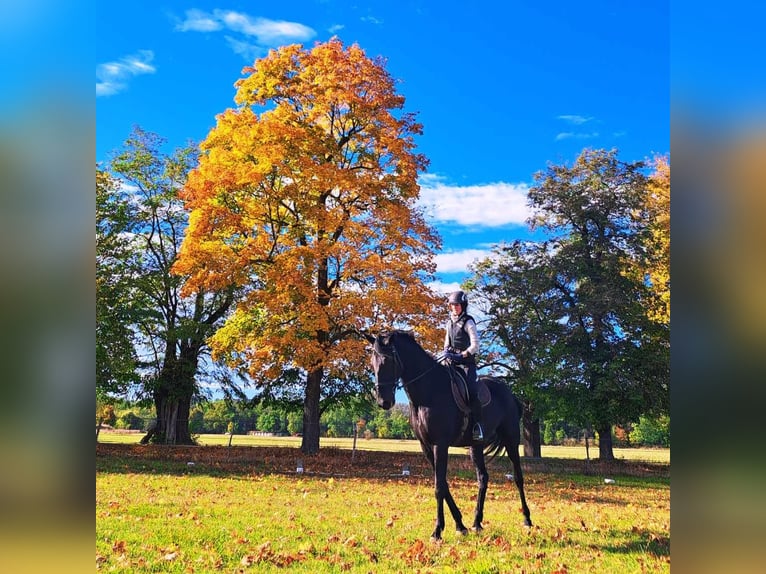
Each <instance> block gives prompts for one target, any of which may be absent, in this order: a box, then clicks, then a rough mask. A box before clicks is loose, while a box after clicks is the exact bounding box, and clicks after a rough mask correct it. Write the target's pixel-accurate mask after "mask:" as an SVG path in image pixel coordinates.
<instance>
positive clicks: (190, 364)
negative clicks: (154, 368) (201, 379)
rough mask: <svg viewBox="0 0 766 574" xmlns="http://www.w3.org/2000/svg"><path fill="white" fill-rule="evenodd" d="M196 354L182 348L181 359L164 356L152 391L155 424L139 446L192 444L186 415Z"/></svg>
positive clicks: (188, 407) (171, 353)
mask: <svg viewBox="0 0 766 574" xmlns="http://www.w3.org/2000/svg"><path fill="white" fill-rule="evenodd" d="M196 357H197V353H196V349H195V348H194V347H189V346H186V345H184V346H183V348H182V350H181V357H180V358H176V357H175V354H174V353H173V352H172V351H171V352H168V353H166V355H165V361H164V364H163V367H162V372H161V373H160V380H159V381H158V382H157V388H156V389H155V390H154V408H155V412H156V415H157V422H156V424H155V425H154V427H153V428H152V429H150V430H149V431H148V432H147V433H146V435H145V436H144V437H143V438H142V439H141V443H142V444H146V443H148V442H150V441H151V442H154V443H158V444H184V445H193V444H195V443H194V441H193V440H192V437H191V433H190V432H189V413H190V411H191V399H192V395H193V394H194V389H195V384H194V375H195V373H196V372H197V360H196Z"/></svg>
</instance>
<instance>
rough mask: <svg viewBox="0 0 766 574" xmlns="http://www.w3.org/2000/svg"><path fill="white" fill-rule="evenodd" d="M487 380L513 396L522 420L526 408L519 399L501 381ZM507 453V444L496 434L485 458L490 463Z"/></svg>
mask: <svg viewBox="0 0 766 574" xmlns="http://www.w3.org/2000/svg"><path fill="white" fill-rule="evenodd" d="M487 379H489V380H492V381H493V382H495V383H497V384H498V386H499V387H500V388H502V389H504V390H505V391H507V392H508V394H509V395H510V396H511V399H513V402H514V403H515V404H516V412H517V413H518V417H519V420H520V419H521V416H522V413H523V412H524V407H523V406H522V404H521V401H520V400H519V399H518V397H517V396H516V395H515V394H514V393H512V392H511V390H510V389H509V388H508V387H507V386H506V385H505V384H504V383H503V382H502V381H501V380H499V379H497V378H495V377H487ZM505 452H506V448H505V444H504V443H503V438H502V437H501V436H500V435H499V434H495V436H494V438H493V439H492V442H490V443H489V444H487V445H486V446H485V447H484V456H485V458H487V461H488V462H492V461H493V460H494V459H495V458H496V457H497V456H502V455H503V454H504V453H505Z"/></svg>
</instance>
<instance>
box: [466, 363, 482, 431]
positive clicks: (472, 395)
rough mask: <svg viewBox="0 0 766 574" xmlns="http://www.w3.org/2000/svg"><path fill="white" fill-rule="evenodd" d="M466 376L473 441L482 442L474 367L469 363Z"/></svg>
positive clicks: (479, 406) (479, 407)
mask: <svg viewBox="0 0 766 574" xmlns="http://www.w3.org/2000/svg"><path fill="white" fill-rule="evenodd" d="M467 367H468V368H467V369H466V374H467V382H468V398H469V402H470V403H471V414H472V415H473V423H474V424H473V440H474V441H476V442H480V441H483V440H484V429H483V428H482V426H481V401H480V400H479V388H478V384H477V382H476V365H475V364H473V363H469V364H468V365H467Z"/></svg>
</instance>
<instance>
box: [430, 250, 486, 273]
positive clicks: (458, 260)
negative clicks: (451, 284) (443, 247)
mask: <svg viewBox="0 0 766 574" xmlns="http://www.w3.org/2000/svg"><path fill="white" fill-rule="evenodd" d="M491 253H492V250H491V249H463V250H461V251H450V252H447V253H440V254H438V255H436V256H435V257H434V262H435V263H436V269H437V272H438V273H465V272H466V271H467V270H468V266H469V265H470V264H471V263H473V262H474V261H476V260H477V259H485V258H486V257H489V256H490V255H491Z"/></svg>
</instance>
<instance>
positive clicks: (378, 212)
mask: <svg viewBox="0 0 766 574" xmlns="http://www.w3.org/2000/svg"><path fill="white" fill-rule="evenodd" d="M243 73H244V74H245V77H244V78H242V79H240V80H239V81H237V82H236V84H235V85H236V87H237V94H236V98H235V101H236V103H237V104H238V107H237V108H236V109H228V110H226V111H224V112H223V113H221V114H219V115H218V116H217V118H216V120H217V121H216V125H215V127H214V128H213V129H212V130H211V131H210V133H209V134H208V136H207V138H206V139H205V141H204V142H203V143H202V144H201V149H202V152H203V153H202V156H201V160H200V164H199V166H198V167H197V169H196V170H194V172H192V173H191V175H190V177H189V178H188V181H187V184H186V187H185V189H184V190H183V198H184V201H185V203H186V206H187V208H188V209H190V211H191V214H190V220H189V226H188V229H187V232H186V237H185V240H184V242H183V245H182V248H181V253H180V257H179V259H178V262H177V264H176V267H175V269H176V270H177V271H178V272H180V273H184V274H187V275H188V276H189V279H188V281H187V283H186V286H185V290H186V292H192V291H193V290H196V289H204V290H219V289H222V288H223V287H225V286H226V285H230V284H232V283H233V284H235V285H236V286H237V287H238V288H239V289H240V291H241V292H242V293H243V295H242V298H241V299H240V300H239V301H238V303H237V308H236V312H235V313H234V314H233V315H232V317H231V318H230V319H229V320H228V321H227V322H226V324H225V325H224V326H223V327H222V328H221V329H220V330H219V331H218V332H217V333H216V334H215V335H214V336H213V338H212V340H211V345H212V348H213V352H214V355H215V356H216V357H219V358H220V357H226V358H228V359H230V360H233V361H234V360H236V361H244V362H245V363H246V364H247V365H248V367H249V369H250V371H251V373H253V374H257V375H258V376H261V377H263V376H266V377H273V376H276V374H278V372H279V370H280V369H281V368H283V367H285V366H296V367H299V368H302V369H306V370H312V369H316V368H318V367H321V368H323V369H325V372H328V373H332V372H333V371H334V370H338V372H340V371H341V370H345V371H346V372H348V370H349V369H363V368H364V364H366V360H367V357H366V354H367V351H366V348H365V344H363V343H362V342H361V341H359V340H357V339H355V338H354V337H352V336H350V335H351V333H352V329H355V328H356V329H372V330H376V329H381V328H383V327H393V326H396V327H413V328H416V329H417V330H418V331H419V332H420V334H421V336H422V337H423V340H422V342H423V343H424V344H428V342H429V341H430V342H431V343H432V344H433V345H436V343H437V341H438V340H439V338H440V333H439V332H438V331H439V329H437V328H434V325H433V323H434V321H433V319H432V317H433V316H434V314H435V313H436V310H437V309H438V308H439V307H441V300H440V298H439V297H437V295H436V294H435V293H433V292H431V291H430V290H429V289H428V288H427V286H426V282H427V281H428V280H430V279H431V278H432V275H433V271H434V269H435V266H434V263H433V252H434V251H435V250H436V249H438V248H439V247H440V239H439V237H438V235H437V234H436V232H435V231H434V230H433V229H432V228H430V227H429V226H428V225H427V224H426V222H425V221H424V219H423V218H422V216H421V215H420V214H419V212H418V211H417V209H416V208H415V201H416V200H417V198H418V194H419V186H418V183H417V175H418V173H419V172H421V171H423V170H424V169H425V168H426V166H427V160H426V158H425V157H424V156H422V155H420V154H417V153H415V151H414V150H415V144H414V136H416V135H418V134H420V133H421V126H420V124H418V123H416V122H415V120H414V116H413V115H412V114H408V113H403V112H401V109H402V107H403V105H404V98H403V97H402V96H400V95H398V94H397V93H396V92H395V89H394V86H395V82H394V80H393V79H392V78H391V77H390V75H389V74H388V72H386V70H385V68H384V66H383V62H382V60H372V59H370V58H368V57H367V56H366V55H365V53H364V51H363V50H362V49H361V48H359V47H358V46H356V45H354V46H350V47H344V46H343V44H342V43H341V42H340V41H339V40H337V39H333V40H330V41H329V42H326V43H323V44H317V45H316V46H315V47H314V48H313V49H310V50H307V49H303V48H302V47H301V46H299V45H293V46H285V47H281V48H279V49H276V50H272V51H271V52H270V53H269V54H268V56H267V57H265V58H263V59H261V60H258V61H257V62H256V63H255V64H254V66H252V67H247V68H245V69H244V70H243ZM258 109H260V112H257V111H256V110H258Z"/></svg>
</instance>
